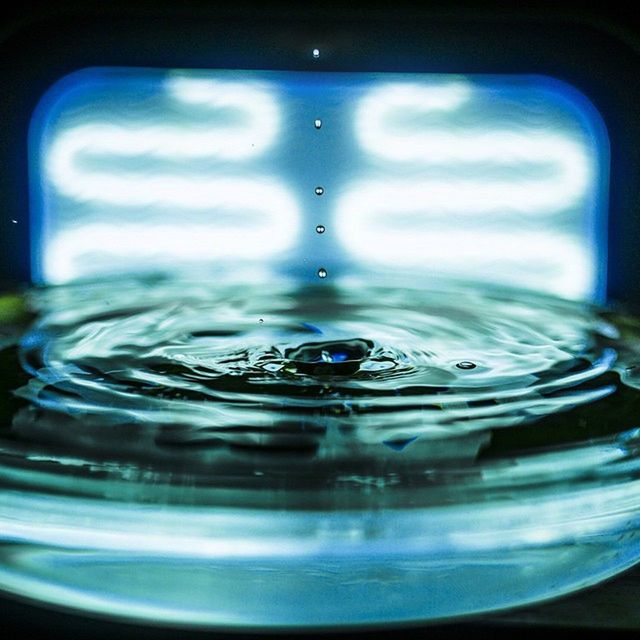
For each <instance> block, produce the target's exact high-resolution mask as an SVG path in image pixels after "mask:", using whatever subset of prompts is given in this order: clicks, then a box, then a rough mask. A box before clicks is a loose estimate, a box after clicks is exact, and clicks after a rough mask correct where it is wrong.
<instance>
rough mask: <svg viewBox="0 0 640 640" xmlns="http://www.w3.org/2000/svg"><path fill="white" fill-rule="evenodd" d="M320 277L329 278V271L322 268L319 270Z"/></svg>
mask: <svg viewBox="0 0 640 640" xmlns="http://www.w3.org/2000/svg"><path fill="white" fill-rule="evenodd" d="M318 277H319V278H326V277H327V270H326V269H325V268H324V267H320V268H319V269H318Z"/></svg>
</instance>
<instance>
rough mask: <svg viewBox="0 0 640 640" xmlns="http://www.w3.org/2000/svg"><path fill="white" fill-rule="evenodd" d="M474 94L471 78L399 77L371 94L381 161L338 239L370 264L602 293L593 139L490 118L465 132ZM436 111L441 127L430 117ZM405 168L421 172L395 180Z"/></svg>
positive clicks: (364, 132)
mask: <svg viewBox="0 0 640 640" xmlns="http://www.w3.org/2000/svg"><path fill="white" fill-rule="evenodd" d="M473 91H474V90H473V87H472V85H471V84H470V83H468V82H465V81H464V80H455V81H452V82H449V83H446V84H441V85H434V86H424V85H419V84H415V83H397V84H385V85H383V86H380V87H376V88H374V89H372V90H371V91H370V92H369V93H367V94H366V95H365V96H364V98H362V99H361V101H360V102H359V103H358V105H357V107H356V110H355V121H354V126H355V135H356V138H357V140H358V141H359V143H360V145H361V148H362V149H363V150H365V151H366V152H367V153H368V154H370V157H372V158H374V159H375V160H376V162H377V164H376V168H375V170H374V171H373V172H372V173H371V174H370V175H369V176H366V177H365V178H363V179H360V180H358V181H356V182H353V183H351V184H350V185H348V186H347V188H346V189H345V190H344V192H343V193H342V195H341V197H340V199H339V201H338V204H337V206H336V209H335V220H334V224H335V225H336V228H337V230H338V234H337V237H338V238H339V239H340V241H341V242H342V244H343V246H344V247H345V249H347V250H348V251H349V252H350V253H351V254H352V255H353V256H354V257H356V258H357V259H359V260H361V261H363V262H366V263H368V264H383V265H385V266H388V267H391V266H396V267H401V268H413V269H415V268H418V269H420V270H424V271H427V270H428V271H429V272H432V273H435V274H438V275H444V274H447V275H455V276H457V277H466V278H475V279H484V280H487V281H493V282H502V283H506V282H508V283H510V284H514V285H521V286H525V287H531V288H535V289H539V290H544V291H550V292H554V293H558V294H562V295H567V296H569V297H575V298H580V297H582V296H584V295H585V294H588V293H591V290H592V288H593V283H594V281H595V272H594V267H593V265H592V263H593V261H594V258H593V247H592V246H591V243H590V241H588V240H586V239H585V237H584V227H583V221H582V220H581V219H580V217H579V216H581V215H585V214H584V207H585V206H587V205H585V204H584V203H583V199H584V198H585V195H586V193H587V191H588V189H589V187H590V184H591V182H592V180H593V178H594V176H593V159H592V157H591V156H590V155H589V154H588V150H587V148H586V146H585V144H584V142H582V141H580V140H576V139H573V138H572V137H571V135H570V134H568V133H562V132H558V131H557V130H556V131H554V128H553V127H548V129H547V130H544V129H541V127H539V126H537V127H536V128H533V127H531V126H530V125H529V124H528V123H527V122H526V121H523V122H522V123H521V125H520V126H519V128H518V129H517V130H515V129H514V130H510V129H505V128H503V127H501V126H500V124H499V123H498V124H497V123H496V122H495V121H493V120H491V119H490V118H489V116H487V117H486V118H483V117H482V115H480V116H478V117H476V120H478V122H479V124H476V125H474V127H473V128H470V127H468V126H467V127H462V126H461V125H460V124H459V123H457V122H456V119H455V117H456V116H455V112H456V111H457V110H458V109H460V108H461V107H464V106H469V105H472V104H473V102H472V101H473V98H474V93H473ZM434 112H439V113H440V116H439V120H437V122H439V124H429V125H427V124H424V123H426V121H427V120H425V118H426V117H428V116H429V114H432V113H434ZM443 114H444V116H447V115H449V118H448V119H445V120H444V121H443ZM416 118H417V119H416ZM420 118H422V123H423V124H421V121H420ZM434 122H435V121H434ZM385 161H386V164H380V163H385ZM402 163H405V164H404V165H403V164H402ZM487 166H490V167H491V171H490V172H489V173H487ZM532 169H533V171H532ZM400 170H402V171H406V172H407V173H411V176H412V177H411V178H409V177H404V178H401V179H396V178H391V179H389V177H388V176H389V174H390V173H393V172H396V173H397V172H398V171H400ZM524 217H526V218H527V219H528V220H529V221H530V222H528V223H527V225H528V226H527V225H525V226H523V218H524ZM533 220H537V222H536V226H535V228H533V227H532V225H533ZM463 222H464V224H465V228H463V229H461V228H460V227H459V224H460V223H463ZM467 225H468V226H467Z"/></svg>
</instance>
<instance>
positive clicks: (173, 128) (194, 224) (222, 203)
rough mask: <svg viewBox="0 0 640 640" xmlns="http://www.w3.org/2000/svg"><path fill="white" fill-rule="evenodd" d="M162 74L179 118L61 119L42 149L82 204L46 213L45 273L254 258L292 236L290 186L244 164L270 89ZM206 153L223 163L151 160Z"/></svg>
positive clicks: (263, 143)
mask: <svg viewBox="0 0 640 640" xmlns="http://www.w3.org/2000/svg"><path fill="white" fill-rule="evenodd" d="M163 86H164V89H165V91H166V92H167V94H168V96H169V97H170V99H171V100H172V101H174V102H176V103H178V104H179V105H185V106H186V107H188V111H187V113H186V116H187V118H186V121H185V123H184V124H180V123H176V122H168V121H164V122H163V121H162V120H161V119H158V120H157V121H156V122H153V123H148V124H147V123H138V124H136V123H135V122H123V123H117V122H108V121H105V122H101V121H97V120H95V121H92V122H86V123H84V124H79V125H76V126H73V127H71V128H68V129H66V130H62V131H60V132H59V133H58V135H57V136H56V137H55V138H54V139H53V142H52V143H51V145H50V147H49V148H48V149H47V150H46V155H45V160H44V167H45V175H46V177H47V179H48V180H49V181H50V183H51V184H52V185H53V186H54V188H55V189H56V190H57V192H58V193H60V194H62V195H64V196H65V197H67V198H70V199H72V200H75V201H76V202H77V203H87V204H88V205H89V206H87V207H86V208H85V209H84V210H83V211H81V214H80V216H79V217H78V218H77V219H74V220H72V221H71V220H69V221H68V222H66V223H65V224H64V225H61V224H60V222H56V221H52V222H55V225H54V226H51V223H49V228H50V229H52V233H51V235H50V236H49V237H47V238H45V242H46V245H45V247H44V248H43V258H42V265H43V275H44V279H45V280H46V281H47V282H51V283H64V282H68V281H71V280H74V279H76V278H80V277H86V276H90V275H100V274H101V273H103V272H111V273H114V272H119V271H126V270H127V265H128V266H129V267H132V266H133V267H135V268H136V269H143V270H144V268H145V267H154V266H155V267H162V266H165V267H167V266H171V264H172V263H176V264H177V265H180V264H184V263H195V262H199V261H200V262H202V261H211V260H214V259H221V258H229V259H248V260H256V259H260V258H267V257H273V256H275V255H277V254H278V253H279V252H281V251H284V250H286V249H287V248H288V247H289V246H290V245H291V244H292V243H293V242H294V241H295V238H296V236H297V234H298V229H299V217H300V213H299V209H298V205H297V202H296V201H295V199H294V197H293V195H292V194H291V193H290V191H289V190H287V189H286V188H285V187H284V185H282V184H281V183H280V182H278V181H276V180H275V179H274V178H271V177H266V176H264V175H261V174H260V169H259V168H258V169H253V170H250V169H249V168H248V165H247V164H246V163H247V162H248V161H252V160H254V159H255V158H257V157H259V156H261V155H264V153H265V152H266V151H268V150H269V149H270V148H271V147H272V146H273V144H274V142H275V140H276V139H277V136H278V133H279V127H280V108H279V105H278V103H277V101H276V99H275V97H274V93H273V91H272V90H271V89H269V88H268V87H267V86H266V85H263V84H261V83H259V82H251V81H250V82H238V81H222V80H215V79H206V78H197V77H196V78H194V77H189V76H186V75H183V74H179V73H174V74H172V75H171V76H170V77H169V78H168V79H167V80H166V81H165V83H164V85H163ZM211 159H213V160H219V161H221V162H224V165H223V167H222V168H221V169H220V170H219V171H217V172H216V171H213V172H212V170H211V169H207V170H206V171H202V170H198V169H197V167H196V168H195V169H189V170H188V171H185V170H184V169H183V168H182V167H181V166H179V165H178V166H177V167H175V168H170V167H169V168H168V167H167V166H166V165H165V166H164V167H163V166H162V165H158V164H157V163H158V162H163V161H164V162H172V163H175V162H180V161H199V160H211ZM120 160H122V161H126V162H124V163H123V165H124V166H122V167H119V166H118V164H117V163H118V162H119V161H120ZM105 161H106V162H107V164H106V165H105ZM96 162H97V163H98V164H96ZM131 162H135V165H131ZM100 163H102V164H100ZM127 163H129V164H127ZM234 173H235V174H237V173H242V174H243V177H238V175H234ZM119 207H123V208H126V209H118V208H119ZM193 211H199V212H202V216H203V217H202V220H201V221H194V219H193V215H187V214H189V212H193ZM168 213H171V219H170V220H168V219H167V214H168Z"/></svg>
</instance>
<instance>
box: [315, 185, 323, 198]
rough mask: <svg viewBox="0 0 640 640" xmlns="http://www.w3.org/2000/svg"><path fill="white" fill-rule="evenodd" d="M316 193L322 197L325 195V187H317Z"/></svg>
mask: <svg viewBox="0 0 640 640" xmlns="http://www.w3.org/2000/svg"><path fill="white" fill-rule="evenodd" d="M315 192H316V195H317V196H321V195H322V194H323V193H324V187H316V188H315Z"/></svg>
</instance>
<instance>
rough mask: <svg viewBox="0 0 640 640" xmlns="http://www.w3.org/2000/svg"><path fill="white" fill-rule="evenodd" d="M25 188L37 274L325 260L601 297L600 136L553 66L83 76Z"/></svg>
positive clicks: (52, 122) (64, 88) (49, 116)
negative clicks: (541, 72) (470, 72)
mask: <svg viewBox="0 0 640 640" xmlns="http://www.w3.org/2000/svg"><path fill="white" fill-rule="evenodd" d="M31 185H32V232H33V260H32V267H33V273H34V280H35V281H37V282H44V283H52V284H58V283H68V282H72V281H76V280H81V279H95V278H102V277H112V276H123V275H128V274H132V273H157V272H160V273H175V272H180V271H184V270H189V269H193V268H205V269H209V268H211V269H212V273H216V272H218V273H220V274H224V273H227V272H229V271H232V272H238V270H239V269H241V268H244V267H250V268H251V269H253V272H254V273H256V272H260V273H262V274H263V275H264V274H270V273H286V274H290V275H293V276H295V277H300V278H316V277H317V276H316V274H317V271H318V268H320V267H324V268H325V269H326V270H327V271H328V273H329V276H330V277H341V276H345V275H346V276H348V275H350V274H352V273H359V274H361V273H369V274H371V277H372V278H375V277H377V276H378V275H383V274H398V273H400V274H406V277H412V278H421V279H428V278H430V277H435V278H441V277H448V276H453V277H456V278H461V279H472V280H480V281H485V282H492V283H501V284H507V285H515V286H521V287H525V288H528V289H534V290H539V291H543V292H551V293H556V294H560V295H564V296H567V297H570V298H582V299H597V298H600V297H602V295H603V292H604V282H605V276H606V273H605V267H604V265H605V263H606V255H605V252H606V242H605V236H606V206H607V185H608V142H607V136H606V131H605V128H604V125H603V124H602V121H601V119H600V117H599V115H598V113H597V111H596V110H595V108H594V107H593V106H592V105H591V103H590V102H589V101H588V100H587V99H586V98H585V97H584V96H583V95H582V94H581V93H579V92H578V91H576V90H575V89H573V88H572V87H570V86H569V85H566V84H564V83H561V82H559V81H556V80H552V79H550V78H547V77H542V76H526V75H522V76H508V75H505V76H482V75H480V76H459V75H447V74H396V73H393V74H392V73H356V72H353V73H351V72H350V73H329V72H285V71H278V72H272V71H260V72H258V71H225V70H210V71H201V70H198V71H195V70H151V69H123V68H101V69H87V70H83V71H80V72H77V73H75V74H72V75H70V76H67V77H66V78H63V79H62V80H61V81H60V82H58V83H57V84H56V85H54V87H52V89H51V90H50V91H49V92H48V93H47V94H46V95H45V96H44V98H43V99H42V101H41V102H40V105H39V107H38V109H37V111H36V113H35V115H34V118H33V123H32V131H31ZM318 187H320V189H318ZM318 192H321V195H318ZM317 225H323V226H324V227H325V229H326V231H325V232H324V233H322V234H318V233H317V232H316V227H317Z"/></svg>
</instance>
